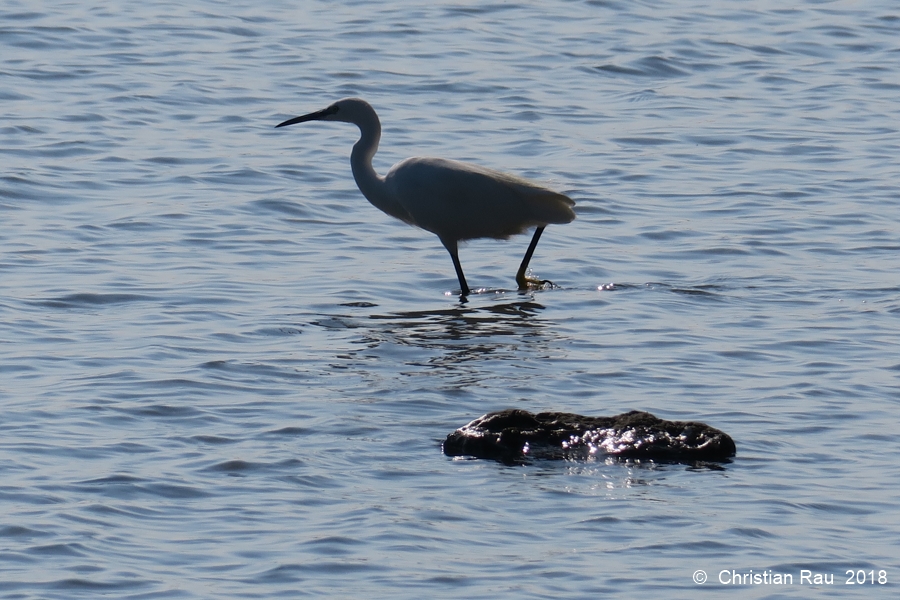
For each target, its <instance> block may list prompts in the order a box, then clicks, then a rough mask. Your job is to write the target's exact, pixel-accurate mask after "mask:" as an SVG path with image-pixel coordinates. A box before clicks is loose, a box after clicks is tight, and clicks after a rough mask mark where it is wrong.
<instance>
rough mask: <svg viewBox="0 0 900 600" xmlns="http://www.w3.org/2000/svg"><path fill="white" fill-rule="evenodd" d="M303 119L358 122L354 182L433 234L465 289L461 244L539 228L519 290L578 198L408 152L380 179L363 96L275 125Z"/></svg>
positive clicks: (370, 114) (373, 119) (377, 128)
mask: <svg viewBox="0 0 900 600" xmlns="http://www.w3.org/2000/svg"><path fill="white" fill-rule="evenodd" d="M306 121H340V122H342V123H352V124H354V125H356V126H357V127H359V131H360V138H359V141H357V142H356V144H354V145H353V152H352V153H351V154H350V167H351V169H352V171H353V177H354V179H356V185H358V186H359V189H360V191H361V192H362V193H363V195H364V196H365V197H366V198H367V199H368V200H369V202H371V203H372V204H373V205H374V206H375V207H376V208H379V209H381V210H382V211H384V212H385V213H387V214H389V215H390V216H392V217H396V218H398V219H400V220H401V221H404V222H406V223H409V224H410V225H415V226H417V227H421V228H422V229H425V230H426V231H430V232H432V233H434V234H436V235H437V236H438V237H439V238H440V240H441V243H443V244H444V247H445V248H447V251H448V252H449V253H450V258H452V259H453V266H454V267H455V268H456V275H457V277H458V278H459V285H460V288H461V294H462V295H463V296H467V295H468V294H469V286H468V285H467V284H466V278H465V276H464V275H463V270H462V266H461V265H460V263H459V252H458V249H457V243H458V242H460V241H462V240H471V239H475V238H485V237H487V238H495V239H507V238H508V237H509V236H511V235H515V234H518V233H522V232H523V231H525V230H526V229H528V228H530V227H535V228H536V229H535V232H534V237H533V238H532V239H531V244H530V245H529V246H528V251H527V252H526V253H525V258H524V259H522V264H521V266H520V267H519V271H518V272H517V273H516V283H518V285H519V289H527V288H528V285H529V283H531V284H543V283H547V282H546V281H539V280H532V279H530V278H528V277H526V276H525V272H526V270H527V268H528V262H529V261H530V260H531V255H532V254H534V249H535V247H536V246H537V243H538V240H539V239H540V237H541V233H542V232H543V231H544V227H546V226H547V225H549V224H550V223H569V222H571V221H572V220H573V219H574V218H575V212H574V211H573V210H572V207H573V206H575V203H574V202H573V201H572V200H571V199H570V198H569V197H568V196H565V195H563V194H560V193H558V192H554V191H553V190H550V189H547V188H545V187H542V186H540V185H538V184H536V183H533V182H531V181H528V180H526V179H522V178H521V177H516V176H513V175H507V174H506V173H501V172H499V171H494V170H492V169H486V168H484V167H479V166H476V165H470V164H466V163H462V162H457V161H454V160H446V159H442V158H423V157H414V158H407V159H406V160H403V161H400V162H399V163H397V164H396V165H394V166H393V167H392V168H391V170H390V171H388V174H387V175H386V176H384V177H381V176H380V175H378V174H377V173H376V172H375V169H373V168H372V157H373V156H374V155H375V152H376V151H377V150H378V142H379V140H380V139H381V122H380V121H379V120H378V115H376V114H375V110H374V109H373V108H372V107H371V106H370V105H369V103H368V102H366V101H365V100H361V99H360V98H344V99H342V100H338V101H337V102H335V103H334V104H332V105H331V106H329V107H328V108H325V109H323V110H320V111H317V112H313V113H310V114H308V115H303V116H300V117H294V118H293V119H288V120H287V121H284V122H283V123H279V124H278V125H276V127H284V126H285V125H293V124H295V123H304V122H306Z"/></svg>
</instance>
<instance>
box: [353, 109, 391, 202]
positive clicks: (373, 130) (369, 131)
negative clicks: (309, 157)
mask: <svg viewBox="0 0 900 600" xmlns="http://www.w3.org/2000/svg"><path fill="white" fill-rule="evenodd" d="M356 125H357V126H359V132H360V137H359V141H357V142H356V143H355V144H354V145H353V152H352V153H351V154H350V167H351V169H352V170H353V178H354V179H355V180H356V185H358V186H359V190H360V191H361V192H362V193H363V196H365V197H366V199H367V200H368V201H369V202H371V203H372V204H374V205H375V206H376V207H378V208H380V209H381V210H385V209H384V208H383V205H384V203H385V202H386V198H384V196H385V192H386V191H385V189H384V177H381V176H380V175H378V173H376V172H375V169H374V168H373V167H372V157H373V156H375V152H376V151H377V150H378V142H379V141H380V140H381V123H380V122H379V121H378V115H376V114H375V111H372V113H371V114H370V115H366V116H365V119H361V120H360V121H359V122H358V123H356Z"/></svg>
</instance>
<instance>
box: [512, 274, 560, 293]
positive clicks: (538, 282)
mask: <svg viewBox="0 0 900 600" xmlns="http://www.w3.org/2000/svg"><path fill="white" fill-rule="evenodd" d="M516 283H518V284H519V289H520V290H545V289H551V290H552V289H553V288H555V287H558V286H557V285H556V284H555V283H553V282H552V281H550V280H549V279H538V278H537V277H523V278H521V279H517V280H516Z"/></svg>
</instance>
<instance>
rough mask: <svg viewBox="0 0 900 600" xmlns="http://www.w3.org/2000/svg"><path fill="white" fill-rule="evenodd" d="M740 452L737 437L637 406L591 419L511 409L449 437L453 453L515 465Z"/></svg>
mask: <svg viewBox="0 0 900 600" xmlns="http://www.w3.org/2000/svg"><path fill="white" fill-rule="evenodd" d="M735 451H736V448H735V445H734V440H732V439H731V437H729V436H728V434H726V433H723V432H722V431H719V430H718V429H714V428H712V427H710V426H709V425H706V424H704V423H695V422H690V421H665V420H663V419H659V418H657V417H655V416H653V415H651V414H650V413H646V412H641V411H637V410H633V411H631V412H627V413H624V414H621V415H617V416H615V417H585V416H582V415H575V414H571V413H558V412H545V413H538V414H534V413H530V412H528V411H525V410H518V409H507V410H501V411H499V412H493V413H488V414H486V415H484V416H483V417H481V418H478V419H475V420H474V421H472V422H471V423H469V424H468V425H465V426H463V427H460V428H459V429H457V430H456V431H454V432H453V433H451V434H450V435H448V436H447V439H446V440H445V441H444V454H446V455H447V456H474V457H477V458H491V459H494V460H499V461H502V462H505V463H510V464H516V463H523V462H527V461H528V460H529V459H585V458H588V457H590V456H601V457H602V456H613V457H619V458H630V459H643V460H653V461H657V462H695V461H719V462H722V461H726V460H727V459H728V458H730V457H732V456H734V454H735Z"/></svg>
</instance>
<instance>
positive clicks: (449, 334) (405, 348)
mask: <svg viewBox="0 0 900 600" xmlns="http://www.w3.org/2000/svg"><path fill="white" fill-rule="evenodd" d="M543 310H544V306H543V305H541V304H539V303H537V302H535V301H534V300H533V299H528V300H516V301H512V302H499V303H496V304H488V305H482V306H477V307H475V306H472V305H471V304H464V305H459V306H454V307H449V308H439V309H435V310H422V311H401V312H395V313H374V312H373V313H372V314H370V315H369V316H368V318H360V317H359V316H356V317H342V316H339V315H331V316H328V317H326V318H324V319H322V320H321V321H320V322H319V323H320V324H322V325H323V326H324V325H325V323H334V322H335V321H338V322H341V323H345V325H344V326H345V327H347V328H352V329H354V330H355V333H356V334H357V335H358V336H359V337H357V338H356V339H355V340H354V341H353V342H352V344H351V345H352V346H356V347H357V348H358V349H354V350H350V351H349V352H345V353H342V354H341V355H339V356H338V358H340V359H343V360H344V361H365V362H366V363H367V368H368V369H372V368H373V367H374V365H373V364H372V361H373V360H377V361H379V362H381V363H382V367H383V369H389V370H393V371H397V370H399V371H400V372H401V374H405V375H410V374H412V373H410V372H409V370H410V369H412V370H413V371H422V370H430V369H436V368H440V369H450V370H453V371H458V370H459V369H462V368H465V370H466V371H467V372H469V376H468V377H464V379H466V380H469V379H472V381H474V380H482V379H484V378H486V377H489V376H491V375H496V376H499V377H503V371H504V369H506V368H514V369H516V370H518V369H527V368H529V362H528V361H531V360H535V359H540V358H545V357H548V356H551V355H552V354H553V353H554V352H558V351H559V347H560V344H559V341H560V339H561V338H560V336H559V335H558V334H556V333H554V332H553V327H551V326H550V323H548V322H546V321H545V320H544V319H542V318H541V316H540V315H541V312H542V311H543ZM351 323H352V324H351ZM497 361H499V362H500V363H506V365H507V366H505V367H504V366H502V365H498V364H497ZM532 364H533V363H532ZM472 370H474V371H475V372H472ZM457 383H463V381H457Z"/></svg>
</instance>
